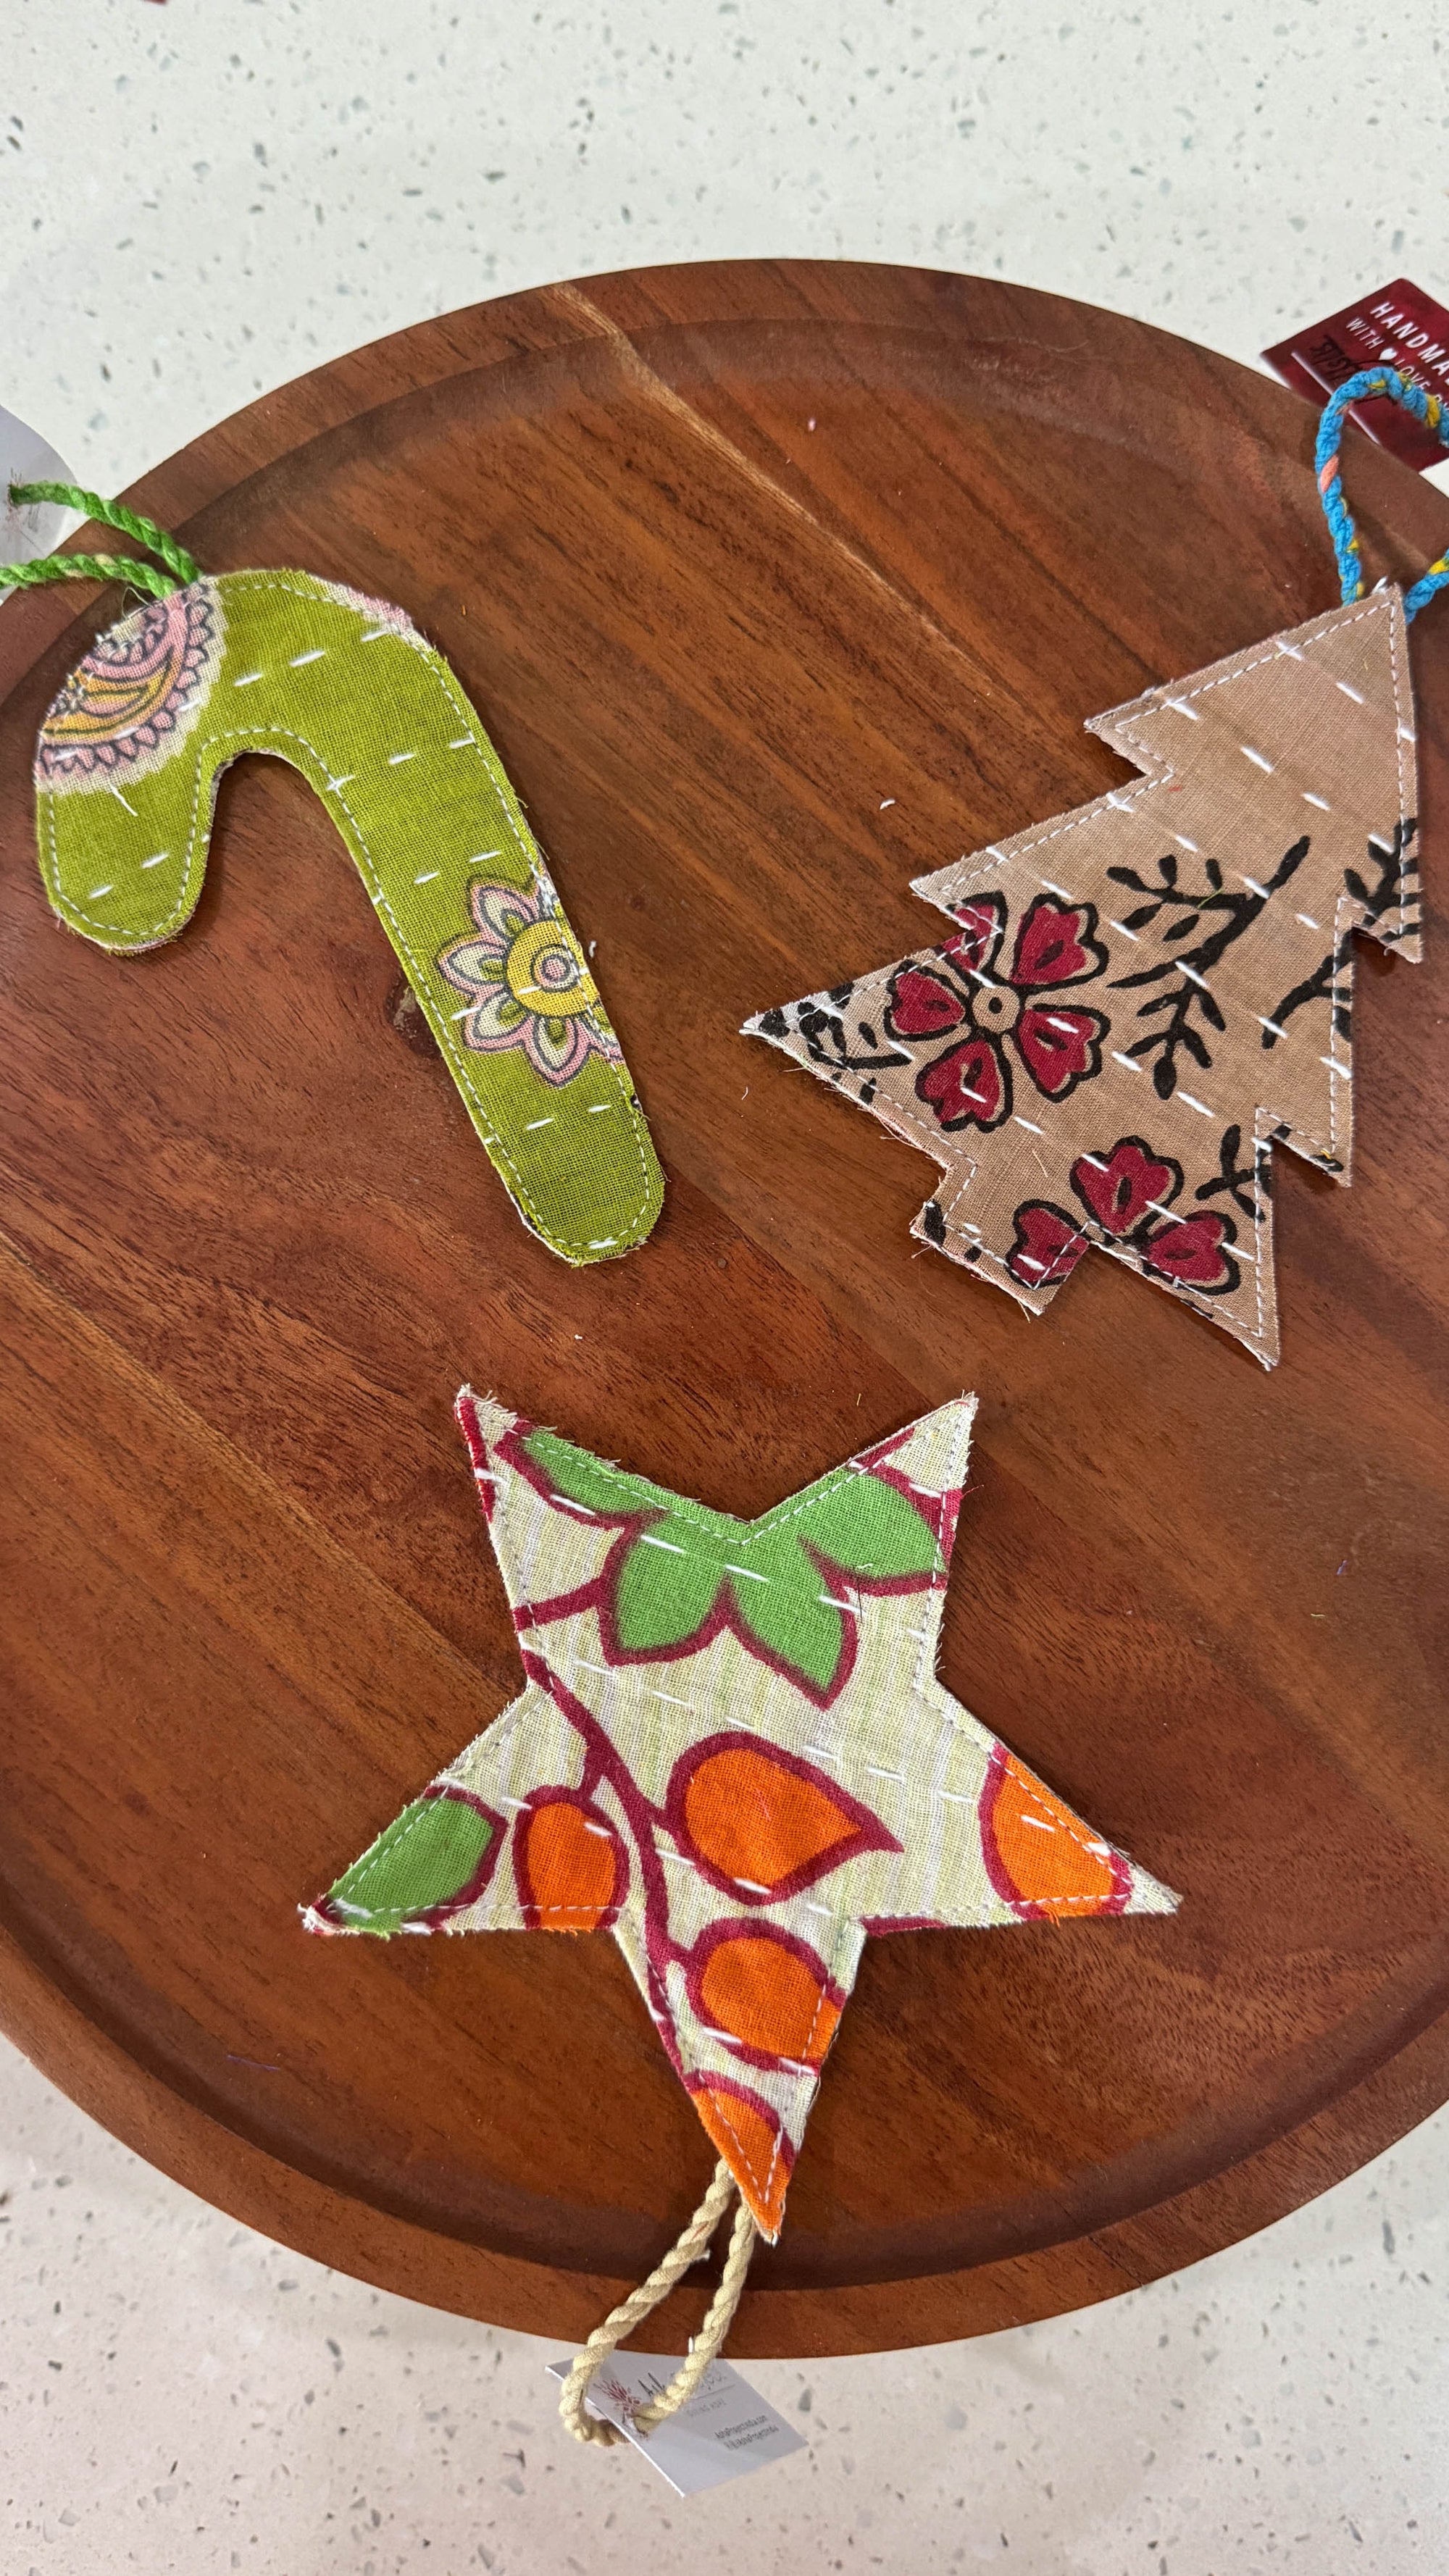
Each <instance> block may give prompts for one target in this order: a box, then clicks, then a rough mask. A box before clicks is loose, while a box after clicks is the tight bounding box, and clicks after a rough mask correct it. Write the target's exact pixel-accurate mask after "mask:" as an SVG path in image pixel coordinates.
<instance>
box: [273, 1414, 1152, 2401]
mask: <svg viewBox="0 0 1449 2576" xmlns="http://www.w3.org/2000/svg"><path fill="white" fill-rule="evenodd" d="M974 1411H975V1399H974V1397H970V1396H963V1397H961V1398H960V1399H958V1400H957V1401H956V1402H955V1403H952V1404H947V1405H944V1406H942V1407H941V1409H940V1410H939V1411H938V1412H935V1413H931V1414H927V1415H926V1416H925V1418H924V1419H923V1420H921V1421H919V1422H916V1423H913V1424H912V1425H911V1426H910V1427H909V1429H907V1430H905V1431H900V1432H897V1433H896V1434H895V1435H894V1437H892V1438H890V1439H887V1440H883V1441H880V1442H878V1443H876V1444H875V1445H874V1446H873V1447H871V1448H869V1449H866V1450H864V1451H862V1452H861V1454H860V1455H859V1456H858V1457H854V1458H851V1459H849V1460H847V1462H846V1464H845V1465H844V1466H842V1467H837V1468H836V1469H834V1470H833V1472H832V1473H831V1474H829V1475H827V1476H823V1477H822V1478H821V1479H820V1480H819V1482H818V1483H816V1484H813V1485H808V1486H807V1487H806V1488H805V1490H804V1492H803V1493H799V1494H795V1495H793V1496H791V1498H790V1499H789V1500H788V1501H787V1502H783V1503H779V1504H777V1505H776V1506H775V1508H774V1509H773V1510H772V1511H768V1512H765V1513H764V1514H762V1516H761V1517H760V1519H758V1520H755V1521H741V1520H736V1519H733V1518H731V1517H730V1516H729V1515H728V1514H726V1513H723V1512H715V1511H710V1510H708V1509H706V1508H705V1507H704V1506H703V1505H701V1504H696V1503H692V1502H687V1501H683V1500H681V1498H680V1497H679V1496H678V1495H676V1494H672V1493H670V1492H668V1491H667V1490H666V1489H665V1488H664V1487H663V1486H661V1485H655V1484H651V1483H650V1482H649V1480H648V1479H647V1478H646V1477H643V1476H636V1475H631V1474H628V1473H626V1472H625V1471H624V1470H622V1469H620V1468H618V1467H613V1466H608V1465H606V1464H605V1463H604V1462H603V1461H602V1460H600V1459H597V1458H593V1457H590V1456H589V1455H588V1454H587V1453H586V1452H585V1451H584V1450H582V1449H576V1448H574V1447H573V1446H572V1444H571V1443H570V1442H569V1441H567V1440H563V1439H560V1438H559V1437H558V1436H557V1435H556V1434H555V1433H554V1432H552V1431H542V1430H537V1429H535V1428H533V1427H532V1426H531V1425H530V1424H528V1423H527V1422H525V1421H523V1420H522V1419H521V1418H520V1417H519V1416H518V1415H517V1414H515V1413H511V1412H509V1411H508V1410H507V1409H506V1408H505V1407H504V1406H503V1405H501V1404H496V1403H493V1402H491V1401H484V1400H482V1399H480V1398H479V1397H477V1396H475V1395H474V1394H472V1393H471V1392H470V1391H469V1390H468V1389H466V1388H465V1389H464V1391H463V1393H462V1394H461V1395H460V1396H459V1398H458V1405H457V1414H458V1421H459V1424H460V1426H461V1429H462V1432H463V1436H464V1438H465V1440H466V1441H467V1444H468V1448H469V1452H470V1454H471V1457H472V1462H473V1472H474V1476H475V1478H476V1480H477V1486H478V1493H479V1498H480V1501H481V1503H482V1506H483V1510H484V1513H485V1516H486V1518H487V1523H488V1531H489V1536H490V1538H491V1540H492V1544H493V1551H494V1554H495V1556H496V1557H497V1560H498V1564H499V1567H500V1569H501V1571H502V1574H503V1579H504V1583H505V1585H506V1587H507V1590H508V1596H509V1599H510V1601H511V1603H512V1605H513V1615H514V1619H515V1622H516V1624H517V1627H518V1632H519V1637H520V1641H521V1646H520V1651H521V1657H522V1663H523V1669H524V1673H525V1675H526V1677H527V1678H526V1681H525V1686H524V1689H523V1690H522V1692H521V1693H520V1695H519V1697H518V1698H517V1699H516V1700H515V1701H514V1702H513V1704H512V1706H511V1707H510V1708H508V1709H507V1710H505V1711H504V1713H503V1715H502V1716H501V1717H499V1718H497V1719H495V1721H494V1723H493V1724H492V1725H491V1726H490V1727H488V1728H486V1729H485V1731H484V1732H483V1734H481V1735H479V1736H478V1737H477V1738H476V1739H475V1740H474V1742H473V1743H472V1744H470V1745H468V1746H467V1748H466V1749H465V1750H464V1751H463V1752H462V1753H460V1754H459V1755H458V1758H457V1760H456V1761H454V1762H452V1763H450V1764H449V1765H448V1767H447V1769H446V1770H444V1771H442V1772H440V1773H439V1775H438V1777H437V1778H436V1779H435V1780H434V1781H432V1782H431V1783H430V1785H429V1786H428V1788H427V1789H425V1790H424V1792H423V1794H422V1796H421V1797H420V1798H418V1799H417V1800H415V1801H414V1802H413V1804H412V1805H410V1806H408V1807H406V1808H405V1809H404V1810H403V1812H402V1814H401V1815H400V1816H399V1817H398V1818H397V1819H396V1821H395V1822H394V1823H393V1824H391V1825H390V1826H389V1827H388V1828H387V1830H386V1832H385V1833H383V1834H382V1835H381V1836H380V1837H379V1839H378V1840H377V1841H376V1842H375V1843H374V1844H373V1845H372V1846H371V1848H370V1850H368V1851H366V1852H365V1853H364V1854H363V1855H362V1857H361V1859H359V1860H357V1861H355V1862H354V1863H353V1864H352V1866H351V1868H350V1869H348V1870H346V1871H345V1872H344V1873H343V1875H342V1876H341V1877H340V1878H339V1879H338V1880H337V1882H336V1884H335V1885H334V1886H333V1887H332V1888H331V1889H330V1890H329V1891H328V1893H327V1894H326V1895H325V1896H323V1897H320V1898H319V1899H318V1900H317V1902H316V1903H315V1905H314V1906H312V1907H311V1908H310V1909H309V1910H308V1912H307V1914H306V1917H305V1919H306V1922H307V1924H308V1927H309V1928H310V1929H311V1930H313V1931H317V1932H330V1933H341V1932H355V1933H375V1934H377V1933H380V1934H392V1933H397V1932H405V1931H406V1932H418V1931H429V1932H431V1931H440V1930H441V1931H448V1932H521V1931H550V1932H596V1931H609V1932H612V1933H613V1935H614V1938H615V1940H616V1941H617V1942H618V1944H619V1946H620V1948H621V1949H622V1951H623V1953H624V1956H625V1958H626V1959H627V1960H628V1962H629V1966H630V1968H631V1969H632V1971H633V1974H634V1976H635V1979H636V1980H637V1982H638V1985H639V1988H640V1991H641V1993H642V1995H643V1997H644V2000H645V2003H646V2004H647V2005H648V2008H649V2011H650V2013H651V2014H652V2015H653V2018H654V2022H655V2026H656V2028H657V2029H658V2032H659V2036H660V2038H661V2040H662V2041H663V2043H664V2046H665V2048H666V2050H667V2051H668V2053H669V2057H670V2060H671V2062H672V2064H673V2065H674V2067H675V2069H676V2072H677V2073H678V2075H679V2077H680V2080H681V2081H682V2083H683V2084H684V2085H685V2086H686V2088H687V2089H688V2091H689V2093H690V2095H691V2097H692V2099H693V2102H694V2106H695V2109H696V2110H697V2112H698V2114H699V2117H700V2119H701V2121H702V2122H703V2124H704V2127H705V2129H706V2130H707V2131H708V2133H709V2136H710V2138H711V2139H712V2141H713V2142H714V2145H715V2148H716V2150H717V2152H718V2154H719V2156H720V2158H721V2159H722V2162H723V2166H724V2167H725V2168H726V2174H725V2176H724V2181H725V2184H726V2185H728V2183H729V2182H730V2181H732V2182H733V2184H734V2185H735V2186H737V2187H738V2190H739V2192H740V2194H741V2196H742V2198H743V2201H744V2204H745V2206H746V2208H747V2210H748V2212H749V2216H750V2219H751V2220H752V2221H753V2224H754V2225H755V2226H757V2227H758V2228H759V2229H760V2230H762V2231H763V2233H764V2234H765V2235H767V2236H770V2237H773V2236H775V2235H776V2234H777V2233H778V2231H779V2227H780V2223H781V2220H782V2218H783V2215H784V2209H785V2196H786V2193H787V2190H788V2188H789V2182H790V2176H791V2173H792V2171H793V2169H794V2165H795V2160H796V2157H797V2155H798V2153H799V2149H800V2143H801V2139H802V2137H803V2135H804V2131H805V2124H806V2120H807V2118H808V2115H809V2112H810V2107H811V2104H812V2102H813V2101H814V2098H815V2091H816V2087H817V2085H818V2084H819V2081H820V2072H821V2067H822V2065H823V2062H824V2059H825V2056H826V2052H827V2050H828V2049H829V2046H830V2042H831V2039H832V2037H833V2035H834V2032H835V2028H836V2025H837V2023H838V2021H839V2019H840V2016H841V2013H842V2012H843V2011H844V2009H845V2006H846V2003H847V2001H848V1999H849V1996H850V1991H851V1988H852V1986H853V1984H854V1982H855V1974H856V1969H857V1967H858V1965H859V1962H860V1955H861V1951H862V1949H863V1947H864V1944H865V1940H866V1936H867V1934H868V1933H886V1932H891V1931H897V1930H902V1929H919V1928H921V1927H923V1926H937V1925H940V1926H945V1925H950V1924H967V1925H973V1926H993V1925H1007V1924H1021V1923H1041V1922H1068V1921H1074V1920H1076V1919H1078V1918H1080V1917H1085V1916H1091V1915H1116V1914H1128V1913H1131V1914H1161V1913H1168V1912H1171V1911H1172V1910H1173V1908H1174V1907H1175V1905H1176V1902H1177V1900H1176V1898H1175V1897H1174V1896H1173V1895H1171V1894H1170V1893H1169V1891H1168V1890H1167V1889H1166V1888H1164V1887H1160V1886H1159V1885H1158V1884H1157V1882H1156V1880H1155V1879H1152V1878H1149V1877H1148V1876H1147V1874H1146V1872H1145V1871H1143V1870H1141V1869H1138V1868H1136V1867H1135V1866H1134V1865H1133V1863H1132V1862H1131V1861H1130V1860H1128V1859H1126V1858H1125V1856H1124V1855H1123V1854H1122V1853H1121V1852H1119V1851H1116V1850H1114V1849H1113V1848H1112V1847H1111V1845H1110V1844H1108V1843H1106V1842H1104V1841H1103V1840H1102V1839H1101V1838H1100V1837H1099V1836H1098V1835H1096V1834H1094V1833H1093V1832H1092V1831H1091V1829H1090V1828H1089V1827H1088V1826H1086V1825H1084V1824H1082V1823H1081V1822H1080V1820H1079V1819H1078V1818H1077V1817H1076V1816H1074V1815H1073V1814H1072V1813H1071V1812H1070V1810H1069V1809H1068V1808H1067V1807H1065V1806H1064V1805H1063V1804H1062V1802H1061V1800H1060V1799H1059V1798H1057V1797H1056V1796H1054V1795H1053V1793H1052V1791H1051V1790H1050V1789H1047V1788H1045V1787H1044V1786H1043V1785H1042V1783H1041V1782H1040V1781H1039V1780H1037V1779H1035V1778H1034V1777H1033V1775H1032V1774H1031V1772H1030V1771H1028V1770H1027V1769H1026V1768H1025V1766H1024V1765H1023V1764H1022V1763H1021V1762H1019V1761H1018V1760H1017V1758H1016V1756H1015V1755H1014V1754H1013V1753H1010V1752H1008V1751H1007V1749H1006V1747H1005V1745H1003V1744H1001V1743H999V1742H998V1741H997V1739H996V1737H995V1736H993V1735H992V1734H990V1733H989V1731H988V1730H987V1728H985V1727H984V1726H982V1725H980V1724H979V1723H978V1721H977V1720H976V1719H975V1718H974V1717H972V1716H971V1715H969V1713H968V1712H967V1710H965V1709H964V1708H962V1707H961V1706H960V1705H959V1703H958V1702H957V1701H956V1700H954V1699H953V1698H952V1697H951V1696H950V1694H949V1693H948V1692H947V1691H946V1690H944V1689H943V1688H942V1686H941V1684H940V1683H939V1682H938V1680H937V1679H936V1671H935V1665H936V1646H937V1638H938V1634H939V1629H940V1621H941V1612H942V1607H943V1603H944V1599H945V1591H946V1581H947V1565H948V1560H949V1557H950V1552H951V1545H952V1541H953V1538H954V1535H955V1529H956V1518H957V1513H958V1510H959V1507H960V1501H961V1489H962V1485H963V1482H964V1479H965V1473H966V1456H967V1448H968V1444H969V1441H970V1433H971V1419H972V1415H973V1413H974ZM718 2214H719V2212H718V2210H716V2211H715V2212H714V2214H713V2215H712V2216H711V2217H710V2219H709V2225H708V2226H707V2227H706V2228H705V2230H704V2241H705V2242H707V2240H708V2234H709V2231H710V2228H712V2226H713V2223H714V2216H717V2215H718ZM702 2216H703V2213H702ZM747 2246H748V2238H746V2254H747ZM698 2250H701V2251H702V2250H703V2247H702V2245H701V2246H700V2248H699V2249H698ZM685 2259H686V2260H689V2259H694V2258H693V2257H691V2256H686V2257H685ZM671 2277H673V2276H671ZM739 2277H740V2278H741V2279H742V2277H743V2273H742V2270H741V2272H740V2275H739ZM667 2286H669V2284H668V2283H666V2287H667ZM735 2295H736V2296H737V2295H738V2289H737V2288H736V2291H735ZM650 2304H652V2301H651V2302H650ZM634 2321H637V2320H636V2319H634V2318H631V2322H634ZM725 2322H726V2323H727V2322H728V2320H727V2317H726V2319H725ZM624 2330H625V2329H623V2328H621V2329H620V2332H622V2331H624ZM722 2332H723V2328H722V2327H721V2329H720V2334H721V2336H722ZM617 2339H618V2336H617V2335H616V2336H615V2337H614V2340H617ZM706 2358H707V2355H706ZM575 2429H576V2430H579V2429H582V2427H581V2425H580V2424H576V2425H575Z"/></svg>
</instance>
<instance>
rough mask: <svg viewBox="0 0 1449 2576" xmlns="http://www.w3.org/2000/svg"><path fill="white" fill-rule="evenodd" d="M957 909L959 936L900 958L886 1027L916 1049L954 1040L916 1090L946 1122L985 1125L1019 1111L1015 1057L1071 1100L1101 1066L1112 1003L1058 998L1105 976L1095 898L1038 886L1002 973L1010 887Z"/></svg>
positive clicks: (1041, 1085)
mask: <svg viewBox="0 0 1449 2576" xmlns="http://www.w3.org/2000/svg"><path fill="white" fill-rule="evenodd" d="M957 918H958V920H959V921H960V923H961V930H960V933H959V935H958V936H957V937H956V938H955V939H948V940H947V941H946V942H945V943H944V945H943V946H942V947H940V948H937V949H935V950H933V951H932V953H931V955H930V956H929V957H928V958H925V959H920V958H908V959H907V961H906V963H905V964H904V965H902V966H897V967H896V968H895V970H894V972H893V974H892V975H891V978H890V985H889V1001H888V1004H887V1008H886V1014H885V1025H886V1033H887V1035H888V1036H889V1037H892V1038H899V1039H901V1040H902V1041H904V1042H905V1043H906V1044H908V1045H910V1046H912V1047H913V1048H915V1049H918V1050H919V1049H920V1048H922V1047H927V1046H935V1045H936V1044H937V1043H938V1042H939V1041H940V1040H941V1039H943V1038H949V1039H951V1040H952V1043H950V1044H949V1045H947V1046H945V1047H944V1048H943V1049H942V1051H941V1052H940V1053H939V1054H932V1055H931V1056H930V1057H929V1059H928V1060H927V1061H926V1062H925V1063H924V1064H922V1065H921V1067H920V1070H919V1071H918V1073H917V1075H916V1085H915V1087H916V1097H917V1099H918V1100H923V1101H925V1103H926V1104H927V1106H928V1107H929V1108H930V1109H932V1110H933V1111H934V1113H935V1116H936V1119H937V1121H938V1123H939V1124H940V1126H941V1127H943V1128H944V1129H946V1130H947V1131H948V1132H950V1131H953V1130H955V1129H957V1128H960V1127H979V1128H981V1129H982V1130H983V1131H985V1130H987V1129H990V1128H992V1127H999V1126H1000V1124H1001V1122H1002V1120H1003V1119H1004V1118H1007V1117H1009V1116H1010V1114H1011V1101H1012V1064H1013V1061H1014V1062H1015V1063H1016V1064H1017V1066H1018V1067H1019V1068H1020V1070H1021V1071H1023V1072H1024V1073H1026V1074H1027V1076H1028V1077H1029V1079H1030V1080H1031V1082H1032V1083H1033V1084H1034V1085H1035V1088H1036V1089H1037V1090H1038V1091H1039V1092H1040V1093H1041V1094H1042V1097H1043V1098H1044V1099H1046V1100H1066V1099H1067V1098H1069V1097H1070V1095H1071V1093H1072V1092H1073V1091H1075V1089H1076V1087H1077V1085H1078V1083H1080V1082H1088V1081H1090V1080H1091V1079H1092V1077H1093V1076H1094V1075H1095V1074H1098V1073H1100V1072H1101V1070H1102V1040H1103V1038H1104V1037H1105V1035H1106V1032H1107V1028H1108V1025H1109V1023H1108V1021H1107V1019H1106V1017H1105V1015H1104V1013H1102V1012H1101V1011H1098V1010H1092V1009H1088V1008H1084V1007H1083V1006H1081V1005H1080V1004H1069V1003H1066V1002H1062V1001H1059V1000H1057V999H1056V998H1055V996H1056V994H1057V992H1058V990H1059V989H1060V988H1062V987H1064V986H1067V985H1072V984H1084V983H1089V982H1092V981H1093V980H1094V979H1095V978H1097V977H1099V976H1100V975H1101V974H1102V972H1103V971H1104V969H1105V966H1106V963H1107V956H1106V951H1105V949H1104V948H1102V946H1101V945H1100V943H1099V942H1098V940H1097V937H1096V922H1097V916H1096V913H1095V911H1094V909H1093V907H1092V905H1091V904H1089V903H1088V904H1071V905H1064V904H1062V903H1060V902H1059V901H1058V900H1057V899H1056V898H1055V897H1054V896H1051V895H1045V894H1044V895H1038V896H1037V898H1036V901H1035V902H1034V903H1033V904H1032V905H1031V906H1030V908H1029V910H1028V911H1027V913H1026V915H1025V917H1024V918H1023V920H1022V922H1021V924H1020V927H1019V928H1018V930H1017V933H1016V941H1015V945H1014V947H1013V950H1012V956H1011V965H1010V969H1009V971H1008V972H1007V973H1006V974H1005V975H998V974H997V973H996V972H995V971H994V961H995V959H996V957H997V955H998V953H999V951H1000V949H1001V946H1002V942H1003V939H1004V937H1005V932H1006V926H1007V908H1006V898H1005V896H1004V895H999V894H993V895H983V896H981V897H980V898H979V899H978V900H977V901H976V902H974V903H970V904H964V905H963V906H962V907H961V910H960V911H959V913H958V915H957ZM956 1032H961V1034H959V1035H956V1034H954V1033H956Z"/></svg>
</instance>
